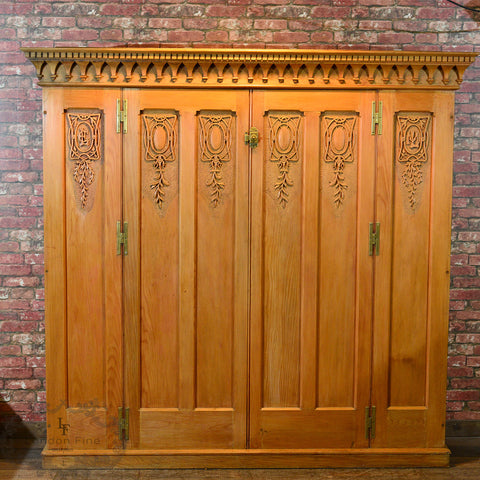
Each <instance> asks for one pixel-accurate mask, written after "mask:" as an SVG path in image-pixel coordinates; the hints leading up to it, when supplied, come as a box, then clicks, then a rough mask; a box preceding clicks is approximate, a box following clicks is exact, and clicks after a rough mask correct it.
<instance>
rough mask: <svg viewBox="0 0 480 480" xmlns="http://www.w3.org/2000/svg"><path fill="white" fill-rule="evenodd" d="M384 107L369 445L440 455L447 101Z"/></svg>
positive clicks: (400, 97)
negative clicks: (436, 450)
mask: <svg viewBox="0 0 480 480" xmlns="http://www.w3.org/2000/svg"><path fill="white" fill-rule="evenodd" d="M380 99H381V100H383V118H384V121H383V127H384V130H383V135H382V136H379V138H378V152H379V153H378V166H377V177H378V180H377V202H376V211H377V221H379V222H380V223H381V235H382V239H381V254H380V256H378V257H376V258H375V262H376V265H375V331H374V345H373V387H372V392H373V398H372V403H373V404H374V405H376V407H377V432H376V438H375V439H374V441H373V443H372V446H375V447H394V446H398V445H401V446H403V447H443V446H444V424H445V401H444V399H445V393H446V392H445V390H446V369H447V368H446V360H447V343H446V338H447V329H448V289H449V270H450V260H449V254H450V212H451V206H450V203H451V188H452V187H451V184H452V149H453V134H452V132H453V96H452V95H451V94H450V93H449V92H435V93H430V94H429V95H425V94H424V93H422V92H408V93H407V92H382V93H381V94H380Z"/></svg>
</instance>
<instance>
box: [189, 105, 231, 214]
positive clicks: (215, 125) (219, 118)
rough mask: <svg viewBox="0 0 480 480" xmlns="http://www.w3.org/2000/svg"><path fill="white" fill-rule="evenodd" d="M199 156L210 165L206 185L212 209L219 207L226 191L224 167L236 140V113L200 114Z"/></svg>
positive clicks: (205, 112) (229, 158)
mask: <svg viewBox="0 0 480 480" xmlns="http://www.w3.org/2000/svg"><path fill="white" fill-rule="evenodd" d="M198 127H199V156H200V160H201V161H202V162H205V163H208V165H209V172H208V179H207V181H206V182H205V185H206V186H207V187H209V189H210V201H211V205H212V207H214V208H215V207H217V206H218V204H219V203H220V201H221V199H222V195H223V193H224V190H225V186H226V184H225V181H224V176H223V166H224V164H225V163H227V162H230V160H231V159H232V139H233V138H235V132H234V129H235V113H234V112H216V111H212V112H207V111H202V112H199V113H198Z"/></svg>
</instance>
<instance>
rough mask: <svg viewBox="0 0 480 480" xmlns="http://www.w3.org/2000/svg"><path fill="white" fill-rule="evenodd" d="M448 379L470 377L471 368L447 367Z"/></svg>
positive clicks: (471, 374)
mask: <svg viewBox="0 0 480 480" xmlns="http://www.w3.org/2000/svg"><path fill="white" fill-rule="evenodd" d="M448 376H449V377H472V376H473V368H472V367H448Z"/></svg>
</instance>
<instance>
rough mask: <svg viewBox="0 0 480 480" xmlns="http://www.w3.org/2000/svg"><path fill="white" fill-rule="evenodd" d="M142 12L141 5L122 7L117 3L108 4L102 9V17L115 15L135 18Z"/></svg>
mask: <svg viewBox="0 0 480 480" xmlns="http://www.w3.org/2000/svg"><path fill="white" fill-rule="evenodd" d="M139 12H140V6H139V5H121V4H119V3H118V2H117V3H108V4H106V5H102V6H101V7H100V13H101V14H102V15H115V16H127V17H130V16H133V15H137V14H138V13H139Z"/></svg>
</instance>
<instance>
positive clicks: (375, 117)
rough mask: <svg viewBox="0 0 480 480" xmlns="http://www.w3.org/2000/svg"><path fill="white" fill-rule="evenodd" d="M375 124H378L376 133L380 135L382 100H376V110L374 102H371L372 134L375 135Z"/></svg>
mask: <svg viewBox="0 0 480 480" xmlns="http://www.w3.org/2000/svg"><path fill="white" fill-rule="evenodd" d="M375 125H378V129H377V133H378V134H379V135H381V134H382V127H383V102H378V112H377V109H376V102H372V135H375Z"/></svg>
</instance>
